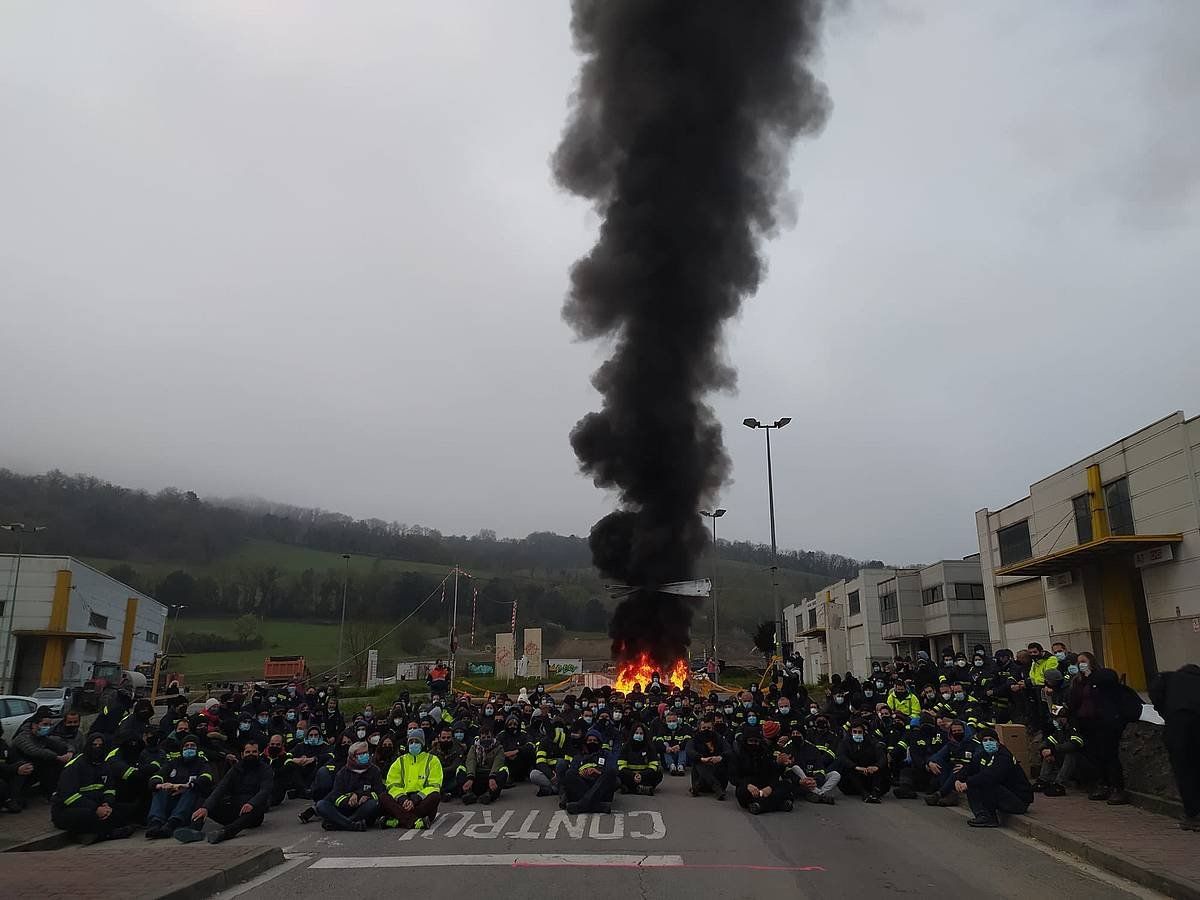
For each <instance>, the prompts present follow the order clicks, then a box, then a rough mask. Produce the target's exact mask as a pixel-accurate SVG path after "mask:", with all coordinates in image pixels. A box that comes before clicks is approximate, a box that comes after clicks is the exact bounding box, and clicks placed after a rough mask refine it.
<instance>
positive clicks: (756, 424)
mask: <svg viewBox="0 0 1200 900" xmlns="http://www.w3.org/2000/svg"><path fill="white" fill-rule="evenodd" d="M790 421H792V420H791V419H790V418H784V419H776V420H775V421H774V422H771V423H767V422H760V421H758V419H743V420H742V424H743V425H745V426H746V427H747V428H763V429H765V430H766V432H767V501H768V503H769V505H770V507H771V605H772V607H773V608H774V611H775V655H776V656H778V657H779V658H780V659H782V658H783V612H782V611H781V610H780V608H779V587H778V584H777V578H776V576H777V573H778V570H779V548H778V547H777V546H776V544H775V482H774V479H773V477H772V474H771V430H772V429H774V428H783V427H784V426H785V425H787V423H788V422H790Z"/></svg>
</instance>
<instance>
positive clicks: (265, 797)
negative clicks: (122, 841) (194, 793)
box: [175, 741, 274, 844]
mask: <svg viewBox="0 0 1200 900" xmlns="http://www.w3.org/2000/svg"><path fill="white" fill-rule="evenodd" d="M273 784H274V776H273V774H272V772H271V766H270V765H269V764H268V763H267V762H266V761H264V760H263V759H261V758H260V756H259V747H258V745H257V744H255V743H254V742H252V741H248V742H247V743H246V744H245V745H244V746H243V747H242V756H241V759H240V760H238V763H237V765H235V766H233V767H232V768H230V770H229V771H228V772H226V773H225V777H224V778H222V779H221V780H220V782H219V783H218V784H217V786H216V787H215V788H213V791H212V793H211V794H209V795H208V799H207V800H205V801H204V805H203V806H201V807H200V808H199V809H197V810H196V811H195V812H194V813H192V821H193V822H194V823H197V825H199V824H201V823H203V822H204V820H205V819H206V818H209V817H210V816H211V818H212V819H213V821H214V822H218V823H220V826H221V827H219V828H217V829H216V830H214V831H211V832H209V834H208V837H207V839H208V842H209V843H210V844H219V843H221V841H224V840H227V839H228V838H232V837H236V836H237V835H238V834H240V833H241V832H242V831H243V830H244V829H247V828H257V827H258V826H259V825H261V824H262V823H263V818H264V817H265V816H266V814H267V810H269V809H270V807H271V787H272V785H273ZM201 837H202V835H201V833H200V831H199V830H198V829H197V828H180V829H179V830H177V831H176V832H175V839H176V840H179V841H184V842H185V843H186V842H189V841H196V840H199V839H200V838H201Z"/></svg>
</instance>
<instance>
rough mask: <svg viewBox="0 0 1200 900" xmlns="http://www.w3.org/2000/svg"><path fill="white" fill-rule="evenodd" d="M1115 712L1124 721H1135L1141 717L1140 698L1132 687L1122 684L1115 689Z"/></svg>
mask: <svg viewBox="0 0 1200 900" xmlns="http://www.w3.org/2000/svg"><path fill="white" fill-rule="evenodd" d="M1117 714H1118V715H1119V716H1120V717H1121V721H1122V722H1125V723H1127V724H1128V723H1130V722H1136V721H1138V720H1139V719H1141V717H1142V698H1141V695H1140V694H1138V692H1137V691H1135V690H1134V689H1133V688H1131V687H1130V686H1129V685H1127V684H1123V685H1121V686H1120V688H1118V690H1117Z"/></svg>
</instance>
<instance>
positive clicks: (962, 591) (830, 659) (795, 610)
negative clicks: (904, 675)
mask: <svg viewBox="0 0 1200 900" xmlns="http://www.w3.org/2000/svg"><path fill="white" fill-rule="evenodd" d="M983 598H984V593H983V583H982V576H981V573H980V567H979V559H978V558H977V557H974V556H972V557H970V558H968V559H965V560H942V561H940V562H937V563H933V564H932V565H929V566H925V567H924V568H919V569H916V568H914V569H889V568H876V569H860V570H859V572H858V574H857V575H856V576H855V577H854V578H851V579H844V580H842V581H835V582H833V583H832V584H828V585H826V586H825V587H823V588H821V589H820V590H818V591H817V592H816V593H815V594H814V595H813V596H812V597H809V598H807V599H806V600H803V601H801V602H800V603H796V604H792V605H790V606H788V607H787V608H785V609H784V611H783V618H784V633H785V635H786V636H787V637H788V638H790V640H791V645H792V650H793V651H794V652H798V653H799V654H800V655H801V656H803V657H804V660H805V663H804V677H805V680H806V681H809V682H817V681H819V680H821V679H822V678H823V677H828V676H829V675H832V674H833V673H835V672H837V673H842V672H847V671H849V672H853V673H854V674H855V675H859V676H861V675H863V674H865V673H866V672H869V671H870V669H871V663H872V662H881V663H884V662H889V661H890V660H891V659H892V658H894V657H895V656H905V655H915V654H916V652H917V651H918V650H927V651H928V652H929V653H930V654H931V655H932V654H936V653H938V652H940V651H941V650H942V649H943V648H944V647H952V648H953V649H954V650H956V651H957V650H969V649H970V648H971V647H972V646H973V645H974V644H976V643H983V644H986V643H987V642H988V621H987V615H986V612H985V609H984V599H983Z"/></svg>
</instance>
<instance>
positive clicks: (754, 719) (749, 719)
mask: <svg viewBox="0 0 1200 900" xmlns="http://www.w3.org/2000/svg"><path fill="white" fill-rule="evenodd" d="M746 724H747V725H757V724H758V716H755V715H749V716H746Z"/></svg>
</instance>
